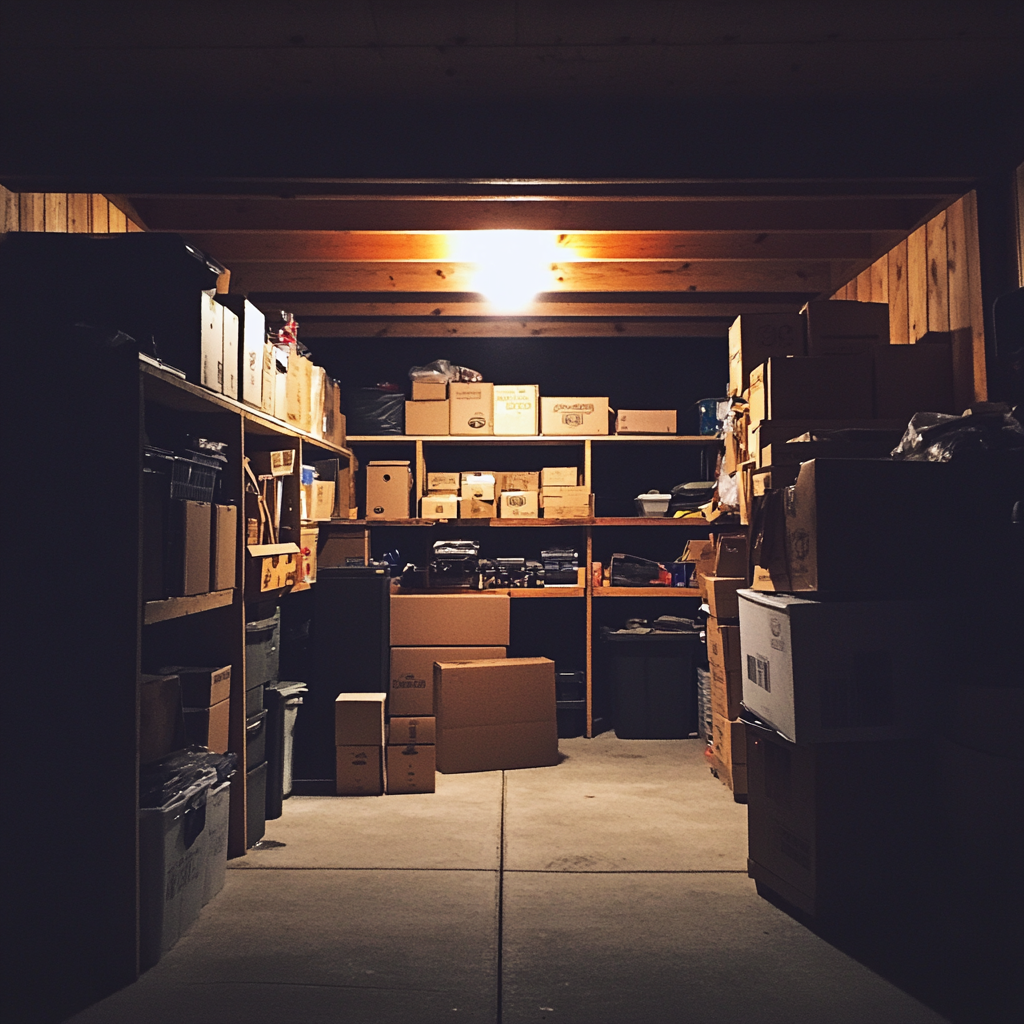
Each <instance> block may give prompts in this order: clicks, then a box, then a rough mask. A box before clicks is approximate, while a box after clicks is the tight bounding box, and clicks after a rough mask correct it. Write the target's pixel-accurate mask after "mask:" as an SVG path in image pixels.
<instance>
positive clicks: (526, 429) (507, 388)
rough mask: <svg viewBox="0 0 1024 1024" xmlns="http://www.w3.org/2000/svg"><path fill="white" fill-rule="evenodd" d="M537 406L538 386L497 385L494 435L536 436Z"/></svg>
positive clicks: (495, 389)
mask: <svg viewBox="0 0 1024 1024" xmlns="http://www.w3.org/2000/svg"><path fill="white" fill-rule="evenodd" d="M537 405H538V387H537V385H536V384H495V385H494V433H495V434H496V435H502V436H506V437H529V436H531V435H533V434H536V433H537V412H538V409H537Z"/></svg>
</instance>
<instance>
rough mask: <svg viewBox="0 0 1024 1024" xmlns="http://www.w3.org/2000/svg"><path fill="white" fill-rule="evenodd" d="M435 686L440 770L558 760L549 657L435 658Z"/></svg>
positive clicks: (524, 765) (476, 769)
mask: <svg viewBox="0 0 1024 1024" xmlns="http://www.w3.org/2000/svg"><path fill="white" fill-rule="evenodd" d="M434 687H435V691H436V698H435V699H436V703H437V767H438V770H439V771H442V772H447V773H452V772H487V771H503V770H506V769H514V768H539V767H542V766H546V765H554V764H557V763H558V725H557V721H556V716H555V663H554V662H553V661H550V660H549V659H547V658H508V659H498V660H494V661H471V662H461V663H459V662H438V663H437V664H435V666H434Z"/></svg>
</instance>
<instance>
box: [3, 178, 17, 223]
mask: <svg viewBox="0 0 1024 1024" xmlns="http://www.w3.org/2000/svg"><path fill="white" fill-rule="evenodd" d="M19 220H20V215H19V212H18V193H17V192H12V191H11V190H10V189H9V188H4V187H3V185H0V232H5V231H17V230H18V222H19Z"/></svg>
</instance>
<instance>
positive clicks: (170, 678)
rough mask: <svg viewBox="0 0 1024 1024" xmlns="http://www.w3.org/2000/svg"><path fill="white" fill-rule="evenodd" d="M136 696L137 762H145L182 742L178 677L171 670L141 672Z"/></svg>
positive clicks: (159, 756)
mask: <svg viewBox="0 0 1024 1024" xmlns="http://www.w3.org/2000/svg"><path fill="white" fill-rule="evenodd" d="M139 697H140V704H139V763H140V764H148V763H149V762H150V761H159V760H160V758H161V757H166V756H167V755H168V754H169V753H171V751H172V750H177V749H178V748H179V747H180V746H181V745H182V741H183V737H182V729H181V690H180V684H179V681H178V677H177V676H176V675H174V674H173V673H163V674H161V675H143V676H142V686H141V687H140V688H139Z"/></svg>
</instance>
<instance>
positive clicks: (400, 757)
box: [385, 743, 437, 794]
mask: <svg viewBox="0 0 1024 1024" xmlns="http://www.w3.org/2000/svg"><path fill="white" fill-rule="evenodd" d="M436 754H437V748H436V747H435V746H434V745H433V744H429V743H428V744H421V743H410V744H406V745H405V746H395V745H392V744H389V745H388V746H387V748H386V754H385V756H386V758H387V772H386V775H387V791H388V794H399V793H433V792H434V791H435V789H436V771H437V758H436Z"/></svg>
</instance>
